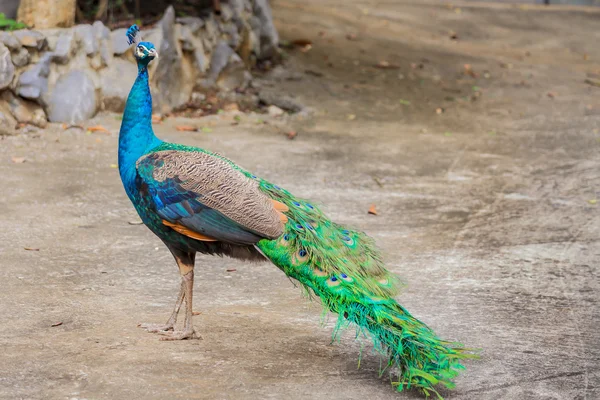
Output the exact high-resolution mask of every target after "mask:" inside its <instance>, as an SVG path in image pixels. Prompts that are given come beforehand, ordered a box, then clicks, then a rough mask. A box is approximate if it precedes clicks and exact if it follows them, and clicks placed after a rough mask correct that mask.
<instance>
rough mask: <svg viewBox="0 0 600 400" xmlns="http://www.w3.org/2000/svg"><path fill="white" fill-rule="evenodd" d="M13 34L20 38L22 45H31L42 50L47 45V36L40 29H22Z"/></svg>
mask: <svg viewBox="0 0 600 400" xmlns="http://www.w3.org/2000/svg"><path fill="white" fill-rule="evenodd" d="M13 35H15V37H16V38H17V39H18V40H19V42H20V43H21V45H22V46H25V47H31V48H35V49H38V50H42V49H43V48H44V46H46V43H47V42H46V36H44V34H43V33H41V32H38V31H32V30H29V29H20V30H18V31H14V32H13Z"/></svg>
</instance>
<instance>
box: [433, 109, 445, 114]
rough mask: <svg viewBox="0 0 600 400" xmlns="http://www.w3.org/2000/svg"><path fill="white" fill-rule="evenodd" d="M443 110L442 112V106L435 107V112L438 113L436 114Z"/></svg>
mask: <svg viewBox="0 0 600 400" xmlns="http://www.w3.org/2000/svg"><path fill="white" fill-rule="evenodd" d="M443 112H444V109H443V108H442V107H438V108H436V109H435V113H436V114H438V115H439V114H441V113H443Z"/></svg>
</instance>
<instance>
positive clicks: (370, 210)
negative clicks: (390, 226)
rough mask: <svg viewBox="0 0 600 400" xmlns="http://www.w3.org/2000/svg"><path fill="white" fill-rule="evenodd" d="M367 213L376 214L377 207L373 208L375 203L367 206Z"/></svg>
mask: <svg viewBox="0 0 600 400" xmlns="http://www.w3.org/2000/svg"><path fill="white" fill-rule="evenodd" d="M367 213H369V214H371V215H377V209H376V208H375V204H371V207H369V211H367Z"/></svg>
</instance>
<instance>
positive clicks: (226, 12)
mask: <svg viewBox="0 0 600 400" xmlns="http://www.w3.org/2000/svg"><path fill="white" fill-rule="evenodd" d="M232 18H233V10H232V9H231V7H230V6H229V4H226V3H221V21H223V22H229V21H231V19H232Z"/></svg>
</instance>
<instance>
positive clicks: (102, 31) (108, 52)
mask: <svg viewBox="0 0 600 400" xmlns="http://www.w3.org/2000/svg"><path fill="white" fill-rule="evenodd" d="M93 27H94V32H95V34H96V39H97V40H98V47H99V51H100V60H101V61H102V63H101V65H102V66H103V67H105V66H107V65H109V64H110V63H111V62H112V59H113V48H112V38H111V35H110V29H108V28H107V27H106V26H104V24H103V23H102V22H101V21H96V22H94V24H93Z"/></svg>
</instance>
